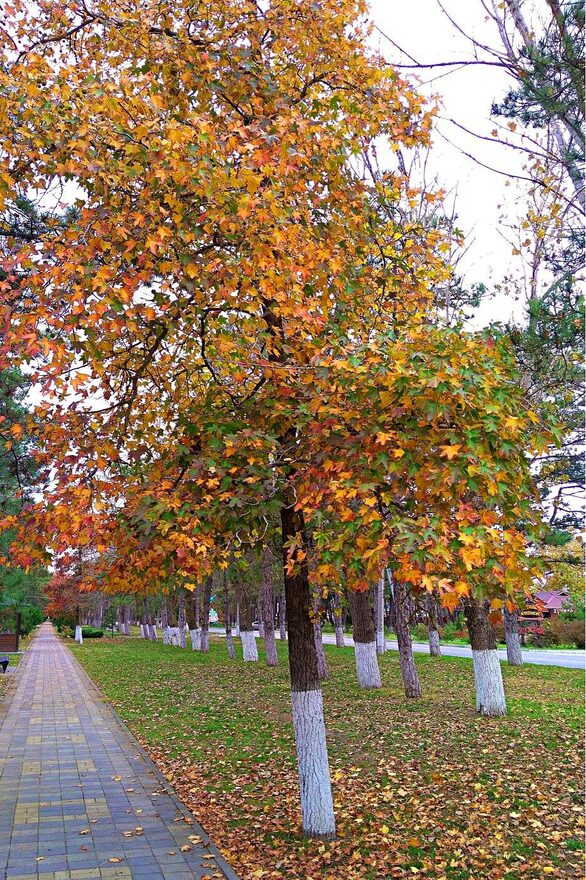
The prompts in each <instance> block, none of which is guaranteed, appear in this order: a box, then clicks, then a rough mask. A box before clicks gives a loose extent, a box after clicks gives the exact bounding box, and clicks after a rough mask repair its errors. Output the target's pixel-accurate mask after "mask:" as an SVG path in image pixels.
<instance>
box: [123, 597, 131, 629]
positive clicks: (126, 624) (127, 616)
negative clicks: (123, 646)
mask: <svg viewBox="0 0 586 880" xmlns="http://www.w3.org/2000/svg"><path fill="white" fill-rule="evenodd" d="M122 632H123V633H124V635H125V636H129V635H130V608H129V607H128V605H126V604H124V605H123V606H122Z"/></svg>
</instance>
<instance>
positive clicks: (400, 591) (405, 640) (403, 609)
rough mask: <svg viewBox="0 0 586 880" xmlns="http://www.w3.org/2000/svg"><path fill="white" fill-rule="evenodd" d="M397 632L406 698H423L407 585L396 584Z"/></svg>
mask: <svg viewBox="0 0 586 880" xmlns="http://www.w3.org/2000/svg"><path fill="white" fill-rule="evenodd" d="M394 599H395V602H394V610H395V630H396V633H397V644H398V646H399V665H400V667H401V675H402V677H403V685H404V687H405V696H406V697H409V698H410V699H418V698H419V697H420V696H421V686H420V684H419V676H418V675H417V669H416V668H415V660H414V659H413V643H412V641H411V613H410V604H411V598H410V596H409V591H408V589H407V587H406V586H405V584H399V583H397V582H396V581H395V582H394Z"/></svg>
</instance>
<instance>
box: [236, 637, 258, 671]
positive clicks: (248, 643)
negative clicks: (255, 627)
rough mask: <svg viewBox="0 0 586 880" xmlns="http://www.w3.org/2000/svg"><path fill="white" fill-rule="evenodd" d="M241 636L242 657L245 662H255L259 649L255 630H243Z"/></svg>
mask: <svg viewBox="0 0 586 880" xmlns="http://www.w3.org/2000/svg"><path fill="white" fill-rule="evenodd" d="M240 638H241V640H242V659H243V660H244V662H245V663H255V662H256V661H257V660H258V649H257V647H256V638H255V635H254V632H252V631H251V630H242V631H241V632H240Z"/></svg>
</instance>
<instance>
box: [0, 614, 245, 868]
mask: <svg viewBox="0 0 586 880" xmlns="http://www.w3.org/2000/svg"><path fill="white" fill-rule="evenodd" d="M5 699H6V698H5ZM186 819H187V820H188V821H187V822H186V821H185V820H186ZM185 847H190V849H188V850H185V851H184V852H182V848H185ZM0 878H2V880H33V878H34V880H100V878H104V880H202V878H210V880H212V878H213V880H216V878H227V880H238V878H237V877H236V875H235V874H234V872H233V871H232V869H231V868H230V866H229V865H228V864H227V863H226V862H225V860H224V859H223V858H222V856H221V855H220V853H219V852H218V850H217V849H216V848H215V847H214V845H213V844H212V842H211V841H210V839H209V838H208V837H207V835H206V834H205V832H204V831H203V830H202V828H201V827H200V826H199V825H198V824H197V823H196V822H195V820H194V819H193V817H191V816H190V814H189V812H188V811H187V809H186V808H185V807H184V806H183V805H182V804H181V802H180V801H179V800H178V799H177V797H176V796H175V794H174V793H173V791H172V789H171V788H170V787H169V785H168V784H167V783H166V781H165V780H164V779H163V777H162V776H161V774H160V773H159V771H158V770H157V769H156V767H155V766H154V764H153V763H152V762H151V761H150V759H149V758H148V757H147V756H146V755H145V753H144V752H143V751H142V749H141V748H140V746H139V745H138V743H137V741H136V740H135V739H134V737H133V736H132V735H131V733H130V732H129V731H128V729H127V728H126V727H125V726H124V725H123V724H122V722H121V721H120V720H119V719H118V717H117V715H116V714H115V712H114V711H113V709H112V708H111V707H110V706H109V705H108V704H107V703H106V701H105V699H104V697H103V696H102V695H101V694H100V692H99V691H98V690H97V688H95V687H94V685H93V684H92V682H91V681H90V679H89V678H88V676H87V675H86V673H85V672H84V671H83V670H82V668H81V666H80V665H79V663H78V662H77V661H76V660H75V658H74V657H73V655H72V654H71V653H70V652H69V651H68V650H67V648H65V647H64V646H63V645H62V644H61V642H60V640H59V639H58V638H57V637H56V636H55V635H54V632H53V628H52V626H51V625H50V624H48V623H45V624H43V625H42V626H41V628H40V630H39V633H38V635H37V636H36V637H35V639H34V640H33V642H32V645H31V647H30V649H29V650H28V651H27V652H26V654H25V655H24V657H23V659H22V661H21V663H20V666H19V668H18V671H17V673H16V675H15V676H14V677H13V680H12V682H11V683H10V684H9V695H8V706H7V707H4V713H2V714H0Z"/></svg>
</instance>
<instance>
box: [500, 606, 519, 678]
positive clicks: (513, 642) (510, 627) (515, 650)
mask: <svg viewBox="0 0 586 880" xmlns="http://www.w3.org/2000/svg"><path fill="white" fill-rule="evenodd" d="M503 616H504V619H505V642H506V644H507V660H508V662H509V665H510V666H522V665H523V655H522V653H521V637H520V636H519V612H518V611H516V610H515V611H509V610H508V608H507V606H506V604H505V606H504V608H503Z"/></svg>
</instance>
